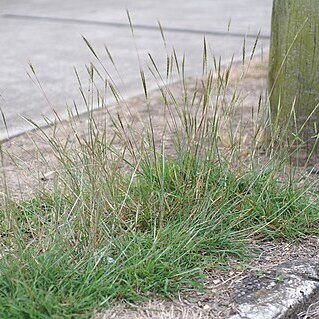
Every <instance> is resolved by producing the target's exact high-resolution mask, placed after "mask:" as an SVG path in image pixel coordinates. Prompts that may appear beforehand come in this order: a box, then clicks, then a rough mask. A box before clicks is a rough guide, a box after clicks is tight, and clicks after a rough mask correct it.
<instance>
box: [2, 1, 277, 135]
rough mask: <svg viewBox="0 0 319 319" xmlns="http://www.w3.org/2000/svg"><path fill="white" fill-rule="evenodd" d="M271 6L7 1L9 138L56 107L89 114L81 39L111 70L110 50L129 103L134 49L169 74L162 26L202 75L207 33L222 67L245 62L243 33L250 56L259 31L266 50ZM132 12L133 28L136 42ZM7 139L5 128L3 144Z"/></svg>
mask: <svg viewBox="0 0 319 319" xmlns="http://www.w3.org/2000/svg"><path fill="white" fill-rule="evenodd" d="M271 5H272V0H240V1H238V0H199V1H198V0H197V1H195V0H174V1H172V0H161V1H155V0H136V1H132V0H131V1H130V0H117V1H111V0H90V1H88V0H28V1H25V0H2V1H1V4H0V48H1V50H0V64H1V67H0V95H1V97H0V107H1V109H2V110H3V112H4V114H5V117H6V120H7V124H8V128H9V135H10V136H14V135H17V134H20V133H22V132H25V131H26V130H29V129H31V128H32V127H31V126H30V125H29V124H28V123H26V122H25V121H24V120H23V119H22V118H21V116H24V117H27V118H31V119H32V120H34V121H36V122H37V123H39V124H44V121H43V119H42V118H43V116H48V117H50V116H52V108H54V109H55V110H56V111H58V112H59V113H60V114H62V115H65V114H66V110H67V107H66V105H67V104H69V105H71V104H72V101H73V99H76V100H77V101H78V105H79V106H80V110H81V111H84V110H85V107H84V105H83V103H81V102H80V100H79V99H78V97H79V92H78V85H77V83H76V78H75V75H74V67H76V68H77V69H78V71H79V73H80V75H81V78H82V79H83V82H84V83H87V81H86V79H87V76H86V73H85V64H88V63H90V61H92V62H94V61H95V60H94V56H93V55H92V54H91V53H90V52H89V49H88V48H87V47H86V46H85V44H84V42H83V40H82V38H81V35H84V36H85V37H86V38H87V39H88V40H89V41H90V43H92V45H93V46H94V48H95V49H96V51H97V52H99V54H100V55H101V57H102V59H103V61H105V63H106V64H107V62H106V61H107V58H106V54H105V51H104V49H103V46H104V44H105V45H107V46H108V48H109V49H110V51H111V52H112V55H113V57H114V60H115V62H116V64H117V66H118V69H119V72H120V74H121V77H122V80H123V83H122V84H121V85H120V88H121V91H122V93H123V96H125V97H128V96H131V95H136V94H139V93H141V92H142V86H141V83H140V81H139V69H138V62H137V55H136V49H137V50H138V52H139V54H140V56H141V61H142V64H143V66H145V64H146V62H145V61H146V60H147V53H148V52H150V53H151V54H152V55H153V56H154V58H155V59H156V61H157V63H158V65H159V66H160V68H161V69H163V68H165V57H166V54H165V50H164V47H163V45H162V43H163V42H162V39H161V35H160V32H159V30H158V28H157V20H160V21H161V24H162V26H163V27H164V29H165V34H166V39H167V43H168V47H169V48H170V47H172V46H173V45H174V47H175V48H176V50H177V52H178V55H179V56H180V57H181V56H182V55H183V54H184V53H185V54H186V57H187V61H188V63H187V75H196V74H199V73H200V67H201V56H202V47H203V35H204V34H205V36H206V39H207V43H208V44H209V46H210V48H211V49H212V50H213V52H214V54H215V55H216V56H217V57H218V56H222V57H223V59H224V61H226V60H228V59H229V58H230V57H231V56H232V55H233V54H235V56H236V57H237V58H239V57H240V55H241V48H242V43H243V37H244V34H248V35H251V37H250V36H248V38H247V51H248V52H249V47H251V46H252V44H253V43H254V41H255V39H254V36H255V35H256V34H257V33H258V31H259V30H261V35H262V36H261V39H260V44H262V45H263V47H264V48H267V47H268V43H269V40H268V36H269V29H270V28H269V26H270V14H271ZM126 8H127V9H128V10H129V11H130V14H131V17H132V20H133V24H134V25H135V35H136V39H135V43H134V41H133V39H132V36H131V31H130V28H129V24H128V19H127V15H126ZM229 21H231V24H230V30H229V32H228V33H227V29H228V25H229ZM28 63H32V65H33V66H34V68H35V70H36V73H37V76H38V78H39V80H40V82H41V83H42V85H43V89H44V90H45V92H46V96H47V98H48V99H49V101H50V103H48V102H47V101H46V99H45V98H44V97H43V94H42V93H41V90H39V88H38V87H37V86H36V85H35V84H34V83H33V82H32V80H31V79H30V78H29V77H28V75H27V72H28V71H29V67H28ZM110 70H111V73H112V72H113V71H112V68H110ZM112 74H115V73H112ZM113 76H114V78H115V79H116V75H113ZM150 85H151V86H152V84H150ZM110 102H111V100H110ZM81 105H82V106H81ZM6 136H7V134H6V132H5V129H4V124H3V123H0V139H1V138H5V137H6Z"/></svg>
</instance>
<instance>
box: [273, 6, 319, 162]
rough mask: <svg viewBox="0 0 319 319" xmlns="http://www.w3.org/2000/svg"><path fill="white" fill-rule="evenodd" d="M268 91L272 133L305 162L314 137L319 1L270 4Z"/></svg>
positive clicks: (318, 120)
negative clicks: (291, 147)
mask: <svg viewBox="0 0 319 319" xmlns="http://www.w3.org/2000/svg"><path fill="white" fill-rule="evenodd" d="M268 89H269V95H270V118H271V133H272V134H273V137H274V138H278V137H279V138H281V137H283V138H287V140H288V141H290V144H293V145H292V146H293V148H294V149H295V147H296V146H298V147H300V145H302V147H301V149H302V155H301V156H298V161H301V162H304V161H305V159H307V157H309V155H310V153H311V150H312V149H314V145H315V142H316V134H317V131H319V106H317V105H318V103H319V0H274V2H273V13H272V31H271V43H270V56H269V79H268ZM289 119H290V121H289V122H288V120H289ZM298 132H299V134H298V136H299V137H298V138H296V133H298ZM276 135H277V136H276Z"/></svg>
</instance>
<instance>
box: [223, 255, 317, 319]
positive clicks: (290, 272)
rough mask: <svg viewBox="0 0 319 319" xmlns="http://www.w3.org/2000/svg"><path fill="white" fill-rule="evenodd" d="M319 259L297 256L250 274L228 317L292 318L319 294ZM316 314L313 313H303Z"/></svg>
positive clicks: (238, 291) (237, 292) (240, 289)
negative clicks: (266, 270)
mask: <svg viewBox="0 0 319 319" xmlns="http://www.w3.org/2000/svg"><path fill="white" fill-rule="evenodd" d="M318 275H319V259H318V258H313V259H308V260H295V261H292V262H287V263H284V264H281V265H279V266H277V267H275V268H274V269H272V270H270V271H268V272H267V273H265V274H262V273H260V274H259V275H258V276H256V275H253V276H252V277H247V278H245V279H244V281H243V282H242V283H241V284H240V286H239V287H237V289H236V290H237V291H235V293H234V297H233V298H234V306H235V308H236V310H237V314H236V315H233V316H231V317H230V318H229V319H292V318H301V317H302V316H299V314H300V313H302V312H303V311H304V310H307V309H308V306H309V304H311V303H312V302H314V301H317V300H318V296H319V278H318ZM304 318H313V317H304Z"/></svg>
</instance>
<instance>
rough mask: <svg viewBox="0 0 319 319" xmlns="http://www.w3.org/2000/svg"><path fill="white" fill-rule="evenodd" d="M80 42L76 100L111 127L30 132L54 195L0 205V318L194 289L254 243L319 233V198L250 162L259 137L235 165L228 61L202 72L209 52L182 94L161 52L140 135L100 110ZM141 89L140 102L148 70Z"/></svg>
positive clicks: (88, 310) (172, 60) (68, 312)
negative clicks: (63, 134)
mask: <svg viewBox="0 0 319 319" xmlns="http://www.w3.org/2000/svg"><path fill="white" fill-rule="evenodd" d="M86 43H87V45H88V46H89V48H90V50H91V51H92V52H93V53H94V56H95V58H96V59H97V62H98V64H99V65H101V66H102V70H99V69H98V67H96V66H94V65H91V66H90V67H89V68H88V72H89V75H90V79H91V87H90V90H89V92H90V93H89V94H90V95H89V96H86V93H85V91H84V89H83V87H82V85H81V82H80V80H79V84H80V87H81V94H82V96H83V100H84V103H85V104H86V105H87V108H88V111H91V107H92V106H93V100H94V99H93V97H92V94H96V96H97V98H96V101H97V103H98V104H100V106H101V108H102V109H103V110H104V111H105V112H107V113H109V114H108V115H109V119H110V120H111V122H112V127H113V128H112V130H111V131H107V129H106V127H105V123H102V124H101V123H99V121H98V120H97V119H96V118H95V117H94V113H93V112H89V113H88V116H87V128H86V134H84V135H80V134H79V132H78V128H77V125H76V118H77V117H76V116H75V117H70V130H71V134H70V135H69V136H73V137H74V140H73V142H72V143H70V142H68V143H66V142H65V141H64V140H63V139H61V138H59V137H57V134H56V131H57V130H58V127H55V126H54V125H53V130H52V132H53V133H52V134H51V135H50V134H49V133H47V131H46V130H44V129H42V128H38V129H39V134H42V136H43V138H44V139H46V140H47V142H48V144H49V145H50V146H51V149H52V152H53V153H54V154H55V156H56V159H57V162H58V170H57V174H56V177H55V180H54V185H53V189H52V191H50V192H42V193H39V194H38V195H37V196H35V197H34V198H32V199H29V200H23V201H16V200H14V199H12V198H10V197H9V196H8V195H7V197H6V200H5V201H4V203H3V205H2V206H1V209H0V215H1V224H0V231H1V246H2V252H1V258H0V317H1V318H75V317H76V318H89V317H90V316H91V315H92V311H93V310H98V309H101V308H104V307H108V306H110V305H111V304H112V303H114V302H116V301H122V300H125V301H129V302H134V301H138V300H143V299H144V298H147V297H150V296H154V295H160V296H166V297H170V296H174V295H175V294H176V293H177V292H179V291H183V289H190V288H193V289H200V288H201V285H200V281H199V280H198V279H200V278H201V277H203V274H204V271H205V269H207V268H211V267H214V266H216V265H217V264H220V263H223V262H226V261H227V259H228V258H229V257H235V258H238V259H243V258H245V257H248V256H249V255H250V254H251V252H250V251H249V243H250V242H251V240H252V239H254V240H258V239H291V238H295V237H297V236H299V235H304V234H317V233H318V227H317V226H318V214H319V208H318V207H319V206H318V200H317V198H316V197H314V195H313V194H312V196H309V194H308V190H307V189H300V188H298V187H297V184H296V183H295V182H294V181H293V180H292V179H290V182H289V183H283V182H282V181H280V180H278V178H277V175H278V173H279V171H281V169H282V166H281V165H279V166H278V165H277V162H276V161H272V160H270V161H269V162H268V164H267V165H265V166H256V165H255V158H254V156H253V154H256V146H255V144H256V143H255V141H252V142H251V145H252V146H251V150H250V153H251V154H252V155H251V157H250V163H249V164H248V165H247V163H246V165H245V166H243V165H242V166H240V167H238V165H234V163H235V162H236V160H238V158H240V150H241V145H240V141H241V137H240V136H239V138H238V136H237V135H238V134H237V133H238V132H236V130H232V127H231V126H227V125H228V124H229V123H230V122H231V119H232V116H233V110H234V109H235V108H236V104H237V103H238V101H239V99H238V96H237V93H236V90H235V91H234V93H233V94H232V95H231V96H230V98H228V99H227V97H226V95H227V92H228V82H229V73H230V70H231V67H232V63H230V65H229V66H228V67H227V68H226V69H225V70H223V69H222V68H221V66H220V63H218V61H216V60H214V59H212V60H213V67H212V68H211V69H210V68H208V66H207V64H208V54H207V48H206V43H205V44H204V54H203V60H204V62H203V70H205V72H204V76H203V78H202V79H201V80H199V81H198V82H197V83H196V85H195V89H194V90H193V91H192V93H191V94H190V93H189V90H188V88H187V83H186V77H185V74H184V66H185V60H184V59H183V61H182V63H181V64H179V62H178V59H177V56H176V52H175V51H174V52H173V53H172V55H170V56H169V55H168V56H167V70H166V72H165V76H162V75H161V73H160V71H159V70H158V69H157V67H156V63H155V62H154V59H153V58H152V57H151V56H150V71H151V73H152V74H153V76H154V77H155V79H156V80H157V82H158V83H159V84H161V85H160V87H159V90H160V91H161V94H162V100H163V102H164V110H163V111H164V112H165V113H166V117H165V121H164V123H162V124H163V125H162V126H161V128H160V129H159V132H158V131H156V130H157V128H156V126H155V125H154V124H153V117H152V112H151V110H150V114H149V117H148V118H147V119H146V121H144V122H143V125H142V128H140V129H139V130H138V129H137V128H136V127H135V126H134V123H133V122H130V121H129V120H127V118H126V117H125V115H118V114H116V113H112V112H111V111H109V110H108V109H107V107H106V106H105V105H104V103H105V102H104V99H103V96H102V94H101V92H100V91H99V89H98V88H97V86H96V85H95V83H96V82H95V81H94V75H96V74H97V75H98V77H101V78H102V75H101V74H102V72H103V70H104V71H105V72H107V71H106V70H105V69H104V68H103V63H102V61H101V60H100V59H99V57H98V54H97V53H95V51H94V49H93V48H92V46H91V45H90V44H89V42H88V41H86ZM107 52H108V54H109V55H110V53H109V51H107ZM111 61H113V60H112V58H111ZM173 68H175V69H176V70H177V73H178V76H179V77H180V78H181V80H182V81H181V86H180V90H179V92H178V93H177V94H176V93H174V92H173V91H172V90H171V89H170V86H169V85H167V84H168V83H169V81H170V74H171V72H172V70H173ZM34 75H35V74H34ZM107 77H108V73H107V74H106V81H105V83H107V86H108V88H109V90H110V92H112V94H113V95H114V96H115V97H116V100H118V104H119V105H121V104H123V103H124V102H123V101H121V98H120V94H119V92H118V91H117V88H116V85H115V84H114V83H113V82H112V81H111V80H110V79H108V78H107ZM141 80H142V85H143V88H144V91H145V102H146V104H148V103H149V99H148V93H147V85H146V80H145V75H144V71H141ZM93 92H94V93H93ZM90 101H91V102H90ZM90 103H91V104H90ZM127 110H128V111H127V113H126V114H128V113H130V112H131V110H130V108H129V107H128V108H127ZM57 122H59V121H57ZM225 132H227V141H228V147H227V150H226V153H225V154H227V155H225V154H224V151H223V150H221V148H220V144H221V141H222V140H223V139H225V134H226V133H225Z"/></svg>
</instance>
